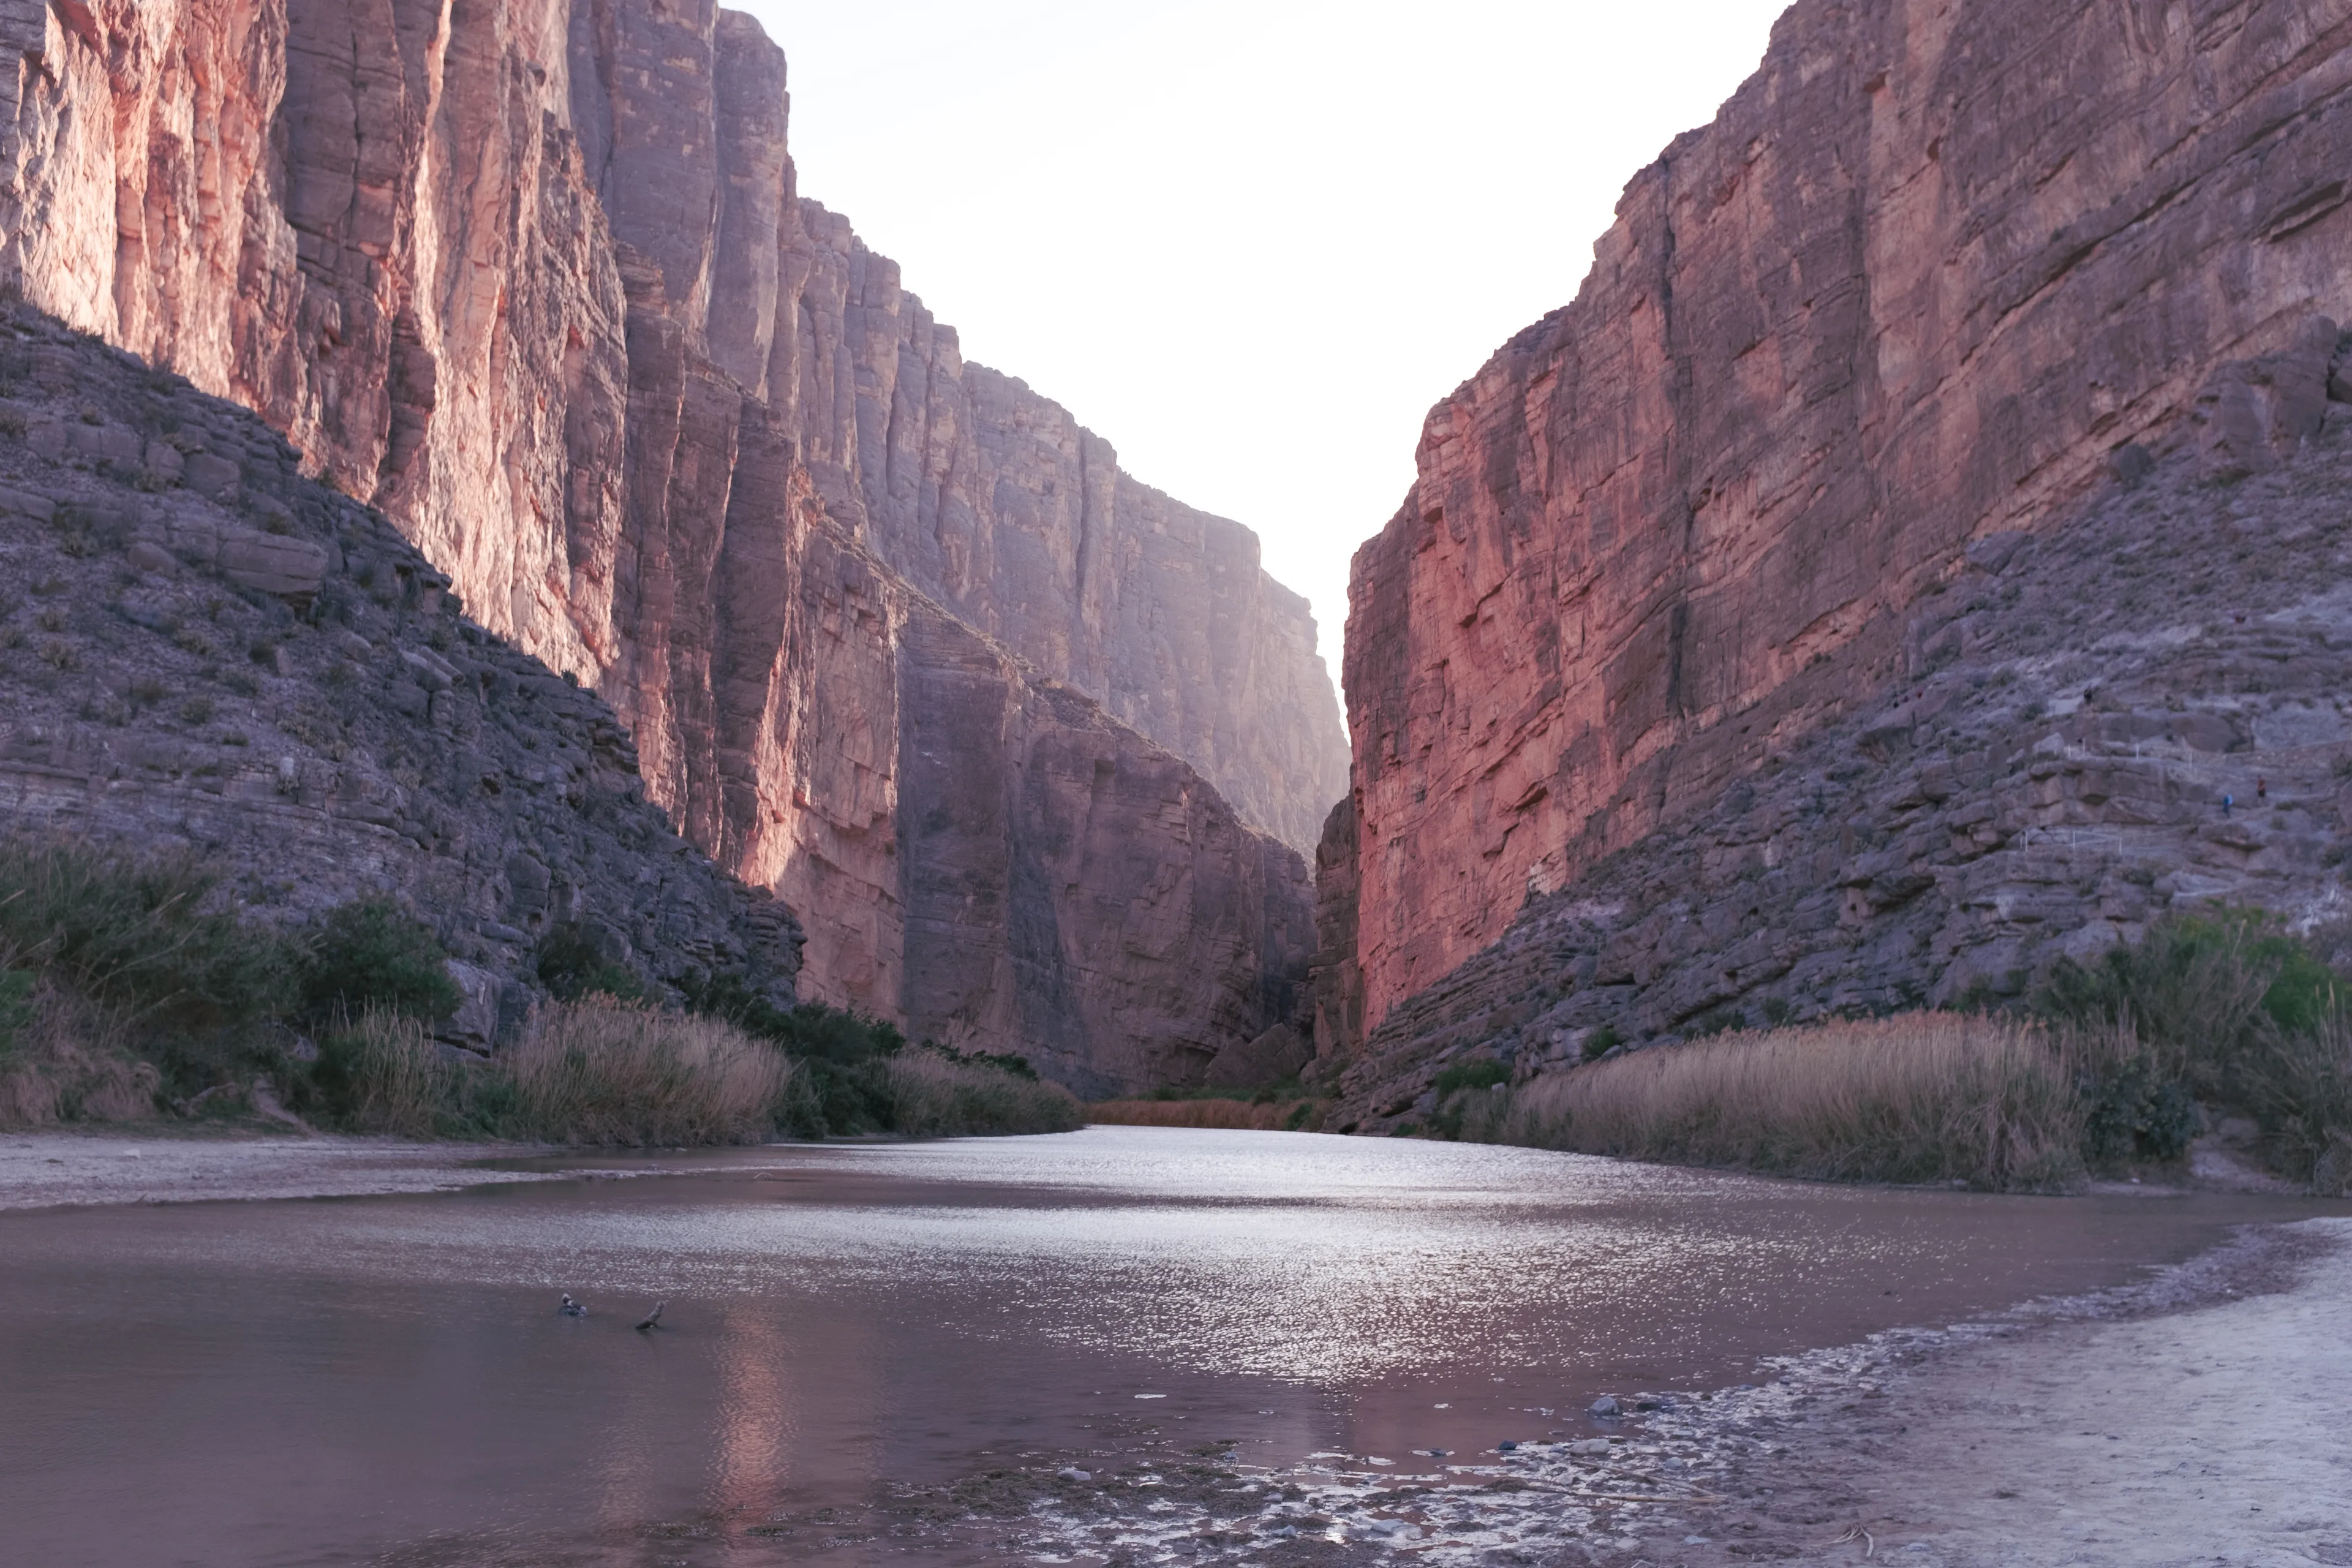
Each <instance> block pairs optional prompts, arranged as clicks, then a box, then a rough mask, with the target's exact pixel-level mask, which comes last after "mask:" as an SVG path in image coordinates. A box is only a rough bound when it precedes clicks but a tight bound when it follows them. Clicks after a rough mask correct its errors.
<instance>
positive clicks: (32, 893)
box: [0, 838, 299, 1029]
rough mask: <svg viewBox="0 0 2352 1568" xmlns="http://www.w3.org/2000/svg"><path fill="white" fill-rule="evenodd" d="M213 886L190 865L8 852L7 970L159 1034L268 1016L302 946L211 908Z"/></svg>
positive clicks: (39, 844)
mask: <svg viewBox="0 0 2352 1568" xmlns="http://www.w3.org/2000/svg"><path fill="white" fill-rule="evenodd" d="M214 886H215V878H214V876H213V874H212V873H211V872H210V871H209V870H208V869H206V868H205V867H203V866H201V865H199V864H198V863H197V862H196V861H195V860H194V859H193V858H188V857H186V856H183V855H176V854H168V853H167V854H160V855H151V856H139V855H133V854H131V853H129V852H127V851H123V850H120V849H101V848H98V847H93V846H90V845H88V844H84V843H80V842H79V841H76V840H71V839H63V838H52V839H33V838H18V839H14V840H10V841H7V842H5V843H0V949H5V951H6V952H7V953H9V954H10V955H11V956H10V957H9V959H8V966H9V967H11V968H14V969H18V970H24V971H29V972H33V973H42V974H47V975H48V976H50V977H52V978H53V979H54V980H55V981H56V982H57V983H58V984H61V985H62V986H64V987H65V988H67V989H68V990H70V991H72V992H74V993H76V994H79V995H81V996H84V997H88V998H89V999H90V1000H92V1001H95V1002H101V1003H106V1004H110V1005H116V1006H120V1007H123V1008H126V1009H128V1010H129V1011H130V1013H131V1015H132V1016H134V1017H135V1018H136V1019H138V1020H139V1021H142V1022H144V1023H146V1024H148V1025H150V1026H163V1027H176V1028H186V1029H208V1028H217V1027H220V1026H226V1025H231V1024H237V1023H244V1022H249V1021H252V1020H257V1019H260V1018H266V1017H268V1016H272V1015H273V1014H275V1013H276V1012H277V1011H278V1009H279V1008H280V1007H281V1006H282V1005H284V1003H285V1001H286V999H287V996H288V994H289V985H290V982H291V980H292V977H293V974H294V971H295V969H296V967H297V965H298V963H299V946H298V945H297V944H294V943H290V942H288V941H287V940H286V939H285V938H283V937H281V936H280V935H279V934H278V933H277V932H275V931H269V930H267V929H265V928H262V927H259V926H257V925H253V924H251V923H248V922H243V921H238V920H237V919H236V917H235V916H234V915H231V914H228V913H226V912H223V911H218V910H206V909H205V900H206V899H207V897H208V896H209V895H210V894H211V892H212V890H213V888H214Z"/></svg>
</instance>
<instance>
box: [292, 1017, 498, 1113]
mask: <svg viewBox="0 0 2352 1568" xmlns="http://www.w3.org/2000/svg"><path fill="white" fill-rule="evenodd" d="M464 1071H465V1069H463V1068H459V1067H458V1066H457V1065H456V1064H454V1063H450V1062H445V1061H443V1060H442V1059H441V1047H439V1046H437V1045H436V1044H435V1043H434V1041H433V1037H432V1036H431V1035H430V1034H428V1033H427V1032H426V1031H425V1026H424V1025H423V1024H422V1023H420V1022H418V1021H417V1020H416V1019H415V1018H413V1017H409V1016H404V1015H402V1014H400V1013H396V1012H393V1011H391V1010H389V1009H386V1008H381V1007H375V1008H370V1009H368V1010H367V1011H365V1012H363V1013H362V1014H360V1015H359V1016H357V1017H356V1018H352V1017H346V1018H345V1019H344V1020H343V1022H342V1023H341V1026H339V1027H337V1028H335V1029H334V1030H332V1031H331V1032H330V1033H328V1034H327V1036H326V1037H324V1038H323V1039H321V1040H320V1042H319V1059H318V1061H317V1063H316V1064H314V1065H313V1066H312V1068H311V1069H310V1092H309V1093H302V1094H298V1096H297V1102H298V1103H299V1104H300V1105H301V1107H302V1109H303V1110H308V1111H310V1112H312V1113H313V1114H317V1115H320V1116H321V1117H322V1118H323V1119H324V1120H329V1121H333V1122H334V1123H336V1124H337V1125H339V1126H341V1127H342V1128H344V1129H346V1130H348V1131H353V1132H392V1133H398V1134H400V1135H402V1136H404V1137H409V1138H430V1137H433V1136H435V1135H436V1133H443V1132H448V1131H457V1128H456V1126H455V1125H453V1124H454V1123H457V1122H458V1121H461V1120H462V1111H461V1108H462V1106H463V1104H464V1102H465V1100H466V1092H465V1091H466V1089H467V1088H468V1087H469V1086H468V1085H467V1083H466V1082H465V1081H464V1076H463V1075H464Z"/></svg>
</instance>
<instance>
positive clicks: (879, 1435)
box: [0, 1128, 2311, 1568]
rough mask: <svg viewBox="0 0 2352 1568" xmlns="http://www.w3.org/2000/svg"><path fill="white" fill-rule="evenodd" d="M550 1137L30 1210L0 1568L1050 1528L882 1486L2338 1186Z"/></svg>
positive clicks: (753, 1557)
mask: <svg viewBox="0 0 2352 1568" xmlns="http://www.w3.org/2000/svg"><path fill="white" fill-rule="evenodd" d="M562 1168H563V1169H565V1170H566V1171H567V1173H568V1176H567V1179H564V1180H561V1181H551V1182H546V1183H538V1184H519V1185H501V1186H486V1187H482V1188H477V1189H470V1190H467V1191H463V1192H457V1193H450V1194H437V1195H432V1196H424V1197H417V1196H402V1197H378V1198H356V1199H352V1198H346V1199H333V1200H307V1201H290V1202H285V1201H281V1202H272V1203H241V1204H240V1203H217V1204H195V1205H156V1206H144V1207H117V1208H106V1209H80V1210H49V1211H40V1212H33V1213H25V1214H16V1215H0V1322H5V1325H6V1329H5V1333H0V1562H5V1563H11V1564H18V1563H21V1564H42V1565H45V1568H65V1565H69V1564H92V1565H104V1568H134V1565H143V1564H156V1565H163V1564H194V1563H202V1564H239V1565H260V1564H294V1563H302V1564H309V1563H415V1564H427V1563H433V1564H440V1563H451V1564H455V1563H481V1564H516V1565H522V1564H541V1563H547V1564H552V1563H630V1564H638V1563H643V1564H647V1565H651V1564H656V1563H721V1562H723V1563H770V1562H773V1563H784V1562H793V1563H799V1562H812V1561H822V1562H828V1563H833V1562H838V1563H864V1562H884V1561H892V1562H898V1561H974V1562H978V1561H987V1560H990V1559H991V1558H992V1557H995V1558H1000V1559H1001V1558H1003V1557H1004V1556H1006V1555H1008V1554H1010V1555H1024V1556H1025V1555H1030V1553H1025V1552H1019V1553H1012V1552H1008V1549H1007V1548H1006V1547H1005V1546H1004V1544H1003V1540H1002V1539H998V1540H997V1541H996V1543H995V1544H994V1545H991V1544H990V1542H989V1539H988V1537H987V1532H986V1531H980V1532H977V1533H975V1532H974V1531H971V1530H969V1529H961V1528H952V1527H950V1526H947V1525H941V1526H940V1528H939V1529H937V1530H936V1531H931V1532H930V1533H929V1534H927V1533H926V1527H924V1526H923V1524H922V1522H921V1518H920V1517H919V1515H921V1514H922V1510H914V1511H913V1512H912V1513H910V1512H908V1511H907V1510H900V1511H899V1512H898V1513H897V1514H893V1515H887V1517H886V1516H885V1515H881V1514H877V1513H875V1512H874V1505H875V1503H876V1500H877V1498H884V1497H889V1496H906V1495H912V1494H911V1493H910V1492H909V1489H925V1488H931V1489H939V1488H947V1487H951V1486H952V1485H953V1484H954V1483H956V1482H958V1481H959V1480H960V1479H964V1478H970V1477H973V1476H982V1475H985V1474H987V1473H988V1472H989V1471H991V1470H992V1469H996V1470H1002V1469H1005V1468H1020V1467H1024V1466H1026V1467H1029V1468H1037V1467H1040V1466H1046V1467H1051V1466H1060V1465H1065V1464H1066V1465H1070V1466H1081V1465H1083V1466H1087V1467H1090V1468H1091V1469H1092V1470H1100V1471H1104V1472H1106V1473H1107V1472H1108V1471H1109V1470H1111V1469H1114V1468H1118V1467H1121V1466H1130V1467H1132V1466H1135V1465H1147V1464H1151V1463H1156V1462H1159V1460H1160V1458H1167V1457H1170V1456H1179V1455H1181V1454H1184V1453H1187V1452H1191V1451H1192V1450H1193V1449H1195V1448H1200V1449H1203V1450H1205V1449H1207V1448H1209V1447H1215V1448H1217V1449H1219V1450H1221V1451H1222V1452H1223V1453H1227V1454H1231V1455H1236V1456H1238V1457H1239V1458H1240V1459H1241V1460H1242V1461H1243V1462H1244V1463H1246V1464H1248V1465H1252V1466H1257V1465H1267V1466H1280V1465H1286V1464H1291V1463H1295V1462H1297V1461H1299V1460H1301V1459H1303V1458H1306V1457H1307V1456H1309V1455H1314V1454H1318V1453H1319V1454H1327V1455H1330V1454H1336V1455H1347V1456H1350V1457H1351V1458H1353V1459H1354V1460H1356V1461H1357V1462H1358V1463H1359V1464H1360V1465H1372V1464H1384V1465H1386V1466H1389V1467H1391V1468H1395V1469H1396V1470H1397V1471H1398V1472H1399V1473H1405V1472H1409V1471H1412V1470H1413V1469H1415V1468H1421V1469H1424V1470H1425V1469H1431V1468H1434V1461H1433V1459H1432V1458H1429V1457H1427V1456H1428V1451H1429V1450H1432V1449H1438V1450H1452V1451H1454V1452H1455V1453H1466V1454H1475V1453H1478V1452H1481V1451H1491V1450H1492V1449H1493V1448H1494V1447H1495V1446H1496V1442H1497V1441H1498V1440H1500V1439H1505V1438H1517V1439H1526V1438H1540V1437H1543V1436H1546V1435H1547V1434H1562V1433H1568V1434H1578V1435H1580V1434H1581V1433H1582V1432H1584V1431H1585V1430H1586V1422H1585V1418H1584V1417H1583V1415H1582V1414H1581V1412H1582V1411H1583V1409H1584V1407H1585V1405H1587V1403H1588V1402H1589V1401H1591V1399H1593V1398H1594V1397H1595V1396H1596V1395H1598V1394H1603V1393H1612V1394H1626V1393H1631V1392H1633V1391H1635V1390H1656V1389H1670V1388H1680V1389H1695V1388H1710V1387H1717V1386H1721V1385H1724V1384H1736V1383H1739V1382H1742V1381H1747V1380H1760V1379H1761V1378H1763V1377H1765V1376H1769V1367H1768V1366H1765V1365H1763V1364H1762V1363H1763V1362H1764V1360H1765V1358H1769V1357H1772V1356H1775V1355H1781V1354H1787V1353H1791V1352H1797V1351H1801V1350H1804V1349H1808V1348H1811V1347H1814V1346H1819V1345H1824V1344H1833V1343H1842V1342H1848V1341H1852V1340H1854V1339H1856V1338H1859V1337H1861V1336H1863V1335H1864V1334H1867V1333H1869V1332H1872V1331H1875V1330H1878V1329H1882V1328H1888V1327H1893V1326H1896V1325H1906V1324H1932V1323H1940V1322H1946V1321H1951V1320H1953V1319H1955V1318H1958V1317H1962V1316H1966V1315H1969V1314H1972V1313H1982V1312H1985V1311H1988V1310H1996V1309H1999V1308H2000V1307H2003V1306H2006V1305H2009V1304H2011V1303H2014V1302H2016V1301H2019V1300H2023V1299H2026V1298H2028V1297H2032V1296H2037V1295H2044V1294H2051V1293H2071V1292H2074V1291H2079V1290H2084V1289H2092V1288H2095V1287H2100V1286H2105V1285H2110V1284H2118V1283H2123V1282H2126V1281H2128V1280H2131V1279H2135V1278H2137V1277H2138V1276H2139V1274H2140V1273H2141V1271H2143V1270H2144V1269H2146V1268H2148V1267H2150V1266H2154V1265H2159V1264H2162V1263H2166V1262H2169V1261H2174V1260H2177V1259H2179V1258H2184V1257H2187V1256H2189V1254H2191V1253H2193V1252H2195V1251H2197V1250H2199V1249H2200V1247H2204V1246H2205V1245H2208V1244H2210V1242H2212V1241H2214V1240H2216V1239H2218V1238H2219V1237H2221V1235H2222V1234H2223V1233H2224V1232H2225V1231H2226V1229H2227V1228H2228V1227H2229V1226H2231V1225H2234V1224H2238V1223H2242V1222H2244V1221H2247V1220H2252V1219H2264V1218H2287V1217H2294V1216H2295V1215H2299V1214H2302V1213H2305V1212H2311V1211H2310V1209H2309V1207H2308V1206H2307V1205H2292V1204H2287V1203H2283V1202H2278V1201H2273V1200H2262V1199H2252V1198H2229V1197H2219V1196H2210V1197H2209V1196H2194V1197H2181V1196H2168V1197H2139V1196H2109V1197H2085V1198H2068V1199H2050V1198H2011V1197H1995V1196H1988V1195H1981V1194H1967V1193H1958V1192H1941V1191H1921V1190H1910V1189H1906V1190H1885V1189H1870V1188H1849V1187H1829V1186H1818V1185H1811V1184H1792V1183H1778V1182H1762V1181H1752V1180H1746V1179H1742V1178H1738V1177H1731V1176H1722V1175H1716V1174H1710V1173H1694V1172H1683V1171H1674V1170H1667V1169H1661V1168H1657V1167H1647V1166H1634V1165H1622V1164H1615V1163H1609V1162H1605V1161H1601V1160H1593V1159H1586V1158H1581V1157H1577V1156H1570V1155H1559V1154H1550V1153H1544V1152H1532V1151H1527V1150H1511V1149H1492V1148H1482V1147H1475V1146H1465V1145H1455V1144H1443V1143H1425V1142H1395V1141H1391V1142H1376V1141H1370V1140H1353V1139H1339V1138H1322V1137H1313V1136H1307V1135H1303V1134H1301V1135H1284V1134H1272V1133H1246V1132H1215V1131H1178V1130H1160V1129H1127V1128H1098V1129H1092V1130H1089V1131H1086V1132H1082V1133H1077V1134H1073V1135H1068V1136H1065V1137H1058V1138H1035V1139H1008V1140H985V1141H982V1140H975V1141H968V1142H943V1143H930V1144H899V1145H887V1146H884V1145H854V1146H842V1145H834V1146H824V1147H805V1146H780V1147H771V1148H763V1149H746V1150H733V1151H726V1152H710V1153H698V1154H691V1155H689V1154H680V1153H670V1154H651V1155H646V1156H639V1157H630V1158H627V1159H611V1158H605V1159H601V1160H596V1161H572V1162H568V1163H562ZM656 1170H657V1171H659V1172H661V1173H662V1174H660V1175H659V1176H658V1177H649V1178H646V1179H614V1177H613V1176H612V1175H611V1174H610V1173H613V1172H616V1171H617V1172H627V1173H632V1175H633V1176H636V1175H642V1173H646V1172H647V1171H656ZM562 1291H569V1292H571V1293H572V1295H573V1296H575V1297H577V1298H579V1299H581V1300H583V1301H584V1302H585V1303H587V1305H588V1307H589V1315H588V1316H587V1317H585V1318H581V1319H573V1318H567V1317H564V1316H562V1315H560V1314H559V1313H558V1312H557V1310H556V1303H557V1299H558V1293H559V1292H562ZM656 1300H663V1301H665V1302H667V1309H666V1310H665V1312H664V1314H663V1317H662V1325H663V1326H662V1328H661V1329H660V1330H658V1331H655V1332H651V1333H639V1332H637V1331H635V1330H634V1329H633V1327H632V1325H633V1324H634V1323H635V1321H637V1319H638V1318H639V1317H641V1316H642V1315H643V1314H644V1312H645V1310H646V1309H647V1308H648V1307H650V1306H651V1305H652V1304H653V1303H654V1301H656ZM941 1495H946V1494H941ZM933 1511H934V1512H936V1513H939V1515H940V1517H941V1518H944V1517H946V1513H949V1512H952V1510H945V1511H944V1512H942V1511H940V1510H933ZM910 1521H912V1522H910ZM1036 1554H1037V1555H1050V1554H1046V1553H1042V1552H1041V1553H1036Z"/></svg>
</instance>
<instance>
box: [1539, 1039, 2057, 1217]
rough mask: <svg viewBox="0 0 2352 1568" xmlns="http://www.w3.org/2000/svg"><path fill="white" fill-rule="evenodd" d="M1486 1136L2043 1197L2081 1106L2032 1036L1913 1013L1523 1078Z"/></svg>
mask: <svg viewBox="0 0 2352 1568" xmlns="http://www.w3.org/2000/svg"><path fill="white" fill-rule="evenodd" d="M1494 1135H1495V1136H1496V1138H1497V1139H1498V1140H1499V1141H1503V1142H1514V1143H1531V1144H1536V1145H1539V1146H1542V1147H1548V1148H1557V1149H1569V1150H1574V1151H1577V1152H1583V1153H1594V1154H1618V1155H1624V1156H1628V1157H1631V1158H1634V1159H1648V1160H1666V1161H1675V1162H1681V1163H1694V1164H1706V1165H1727V1166H1737V1167H1739V1168H1743V1169H1748V1170H1755V1171H1769V1172H1779V1173H1786V1174H1791V1175H1807V1176H1820V1177H1831V1178H1838V1179H1844V1180H1877V1181H1895V1182H1927V1181H1955V1180H1958V1181H1966V1182H1968V1183H1969V1184H1971V1185H1977V1186H1984V1187H1992V1188H2002V1189H2020V1188H2022V1189H2034V1188H2051V1187H2057V1186H2062V1185H2064V1184H2067V1183H2069V1182H2072V1181H2073V1180H2074V1179H2076V1178H2077V1177H2079V1176H2080V1175H2081V1173H2082V1169H2083V1167H2082V1158H2081V1154H2080V1145H2081V1139H2082V1111H2081V1107H2080V1103H2079V1101H2078V1100H2077V1098H2076V1095H2075V1093H2074V1083H2073V1081H2072V1079H2071V1076H2070V1070H2069V1066H2068V1063H2067V1062H2066V1060H2065V1059H2064V1055H2063V1050H2062V1048H2061V1047H2060V1045H2059V1043H2058V1042H2057V1041H2055V1040H2054V1039H2053V1037H2051V1036H2050V1035H2049V1034H2048V1033H2047V1032H2046V1031H2044V1030H2042V1029H2040V1028H2037V1027H2035V1026H2031V1025H2025V1024H2020V1023H2017V1022H2015V1021H2011V1020H2006V1019H2000V1018H1987V1017H1970V1016H1959V1015H1954V1014H1935V1013H1927V1014H1913V1015H1908V1016H1899V1017H1894V1018H1887V1019H1883V1020H1875V1021H1868V1022H1847V1023H1835V1024H1827V1025H1822V1026H1818V1027H1814V1028H1805V1029H1787V1030H1779V1031H1773V1032H1769V1033H1763V1034H1731V1035H1720V1036H1716V1037H1711V1038H1709V1039H1706V1040H1702V1041H1694V1042H1691V1043H1689V1044H1685V1045H1680V1046H1667V1047H1654V1048H1653V1049H1650V1050H1646V1051H1638V1052H1635V1053H1633V1054H1632V1055H1629V1056H1624V1057H1620V1058H1615V1059H1612V1060H1611V1061H1606V1062H1598V1063H1591V1064H1587V1065H1585V1066H1582V1067H1580V1068H1575V1069H1574V1070H1572V1071H1567V1072H1561V1073H1556V1074H1552V1075H1550V1076H1549V1077H1545V1078H1540V1079H1536V1080H1535V1081H1534V1082H1533V1083H1532V1084H1530V1085H1528V1087H1527V1088H1526V1089H1523V1090H1521V1091H1520V1092H1519V1093H1518V1094H1517V1095H1515V1096H1513V1097H1511V1102H1510V1103H1509V1105H1508V1106H1507V1107H1506V1108H1504V1110H1503V1111H1502V1114H1501V1115H1500V1117H1499V1118H1498V1119H1497V1125H1496V1131H1495V1134H1494Z"/></svg>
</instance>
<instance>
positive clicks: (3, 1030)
mask: <svg viewBox="0 0 2352 1568" xmlns="http://www.w3.org/2000/svg"><path fill="white" fill-rule="evenodd" d="M38 980H39V976H37V975H36V974H35V973H33V972H32V971H30V970H28V969H0V1061H5V1060H7V1059H9V1058H13V1057H15V1056H16V1053H17V1052H18V1051H19V1050H21V1049H22V1048H23V1046H24V1040H23V1035H24V1031H25V1026H26V1025H28V1024H30V1023H31V1022H32V1021H33V987H34V985H35V984H37V982H38Z"/></svg>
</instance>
